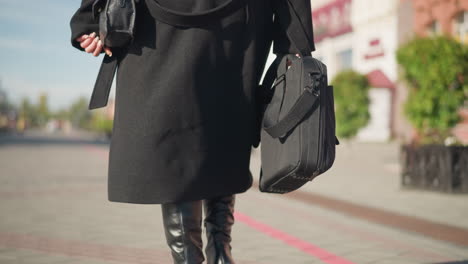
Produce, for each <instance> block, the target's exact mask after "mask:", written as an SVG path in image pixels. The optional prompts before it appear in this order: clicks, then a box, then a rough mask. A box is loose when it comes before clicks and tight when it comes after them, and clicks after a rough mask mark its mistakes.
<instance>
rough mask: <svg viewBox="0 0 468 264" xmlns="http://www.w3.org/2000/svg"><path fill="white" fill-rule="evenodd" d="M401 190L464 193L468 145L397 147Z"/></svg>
mask: <svg viewBox="0 0 468 264" xmlns="http://www.w3.org/2000/svg"><path fill="white" fill-rule="evenodd" d="M401 164H402V175H401V176H402V177H401V184H402V186H404V187H415V188H421V189H429V190H436V191H443V192H451V193H452V192H453V193H468V146H444V145H422V146H410V145H403V146H402V147H401Z"/></svg>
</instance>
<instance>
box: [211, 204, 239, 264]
mask: <svg viewBox="0 0 468 264" xmlns="http://www.w3.org/2000/svg"><path fill="white" fill-rule="evenodd" d="M203 203H204V211H205V219H204V221H203V225H204V227H205V229H206V237H207V239H208V241H207V244H206V247H205V253H206V259H207V264H235V262H234V260H233V259H232V255H231V249H232V247H231V244H230V242H231V240H232V239H231V228H232V225H233V224H234V204H235V195H227V196H218V197H214V198H211V199H205V200H203Z"/></svg>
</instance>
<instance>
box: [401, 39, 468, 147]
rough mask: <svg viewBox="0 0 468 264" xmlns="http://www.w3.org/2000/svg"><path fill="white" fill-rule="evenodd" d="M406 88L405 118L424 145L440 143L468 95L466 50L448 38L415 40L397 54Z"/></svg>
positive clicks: (456, 119)
mask: <svg viewBox="0 0 468 264" xmlns="http://www.w3.org/2000/svg"><path fill="white" fill-rule="evenodd" d="M397 61H398V63H399V64H400V65H401V66H402V69H403V79H404V80H406V82H407V84H408V88H409V96H408V100H407V101H406V103H405V105H404V110H405V114H406V116H407V117H408V119H409V120H410V122H411V123H412V124H413V126H414V127H415V128H416V129H417V131H418V132H419V135H421V138H422V141H423V142H425V143H441V142H443V140H444V139H445V138H446V137H447V136H448V135H450V129H451V128H452V127H453V126H454V125H455V124H457V123H458V122H459V120H460V117H459V115H458V109H459V108H460V107H461V106H462V105H463V104H464V103H466V100H467V95H468V47H467V46H466V45H463V44H461V43H459V42H458V41H456V40H455V39H453V38H451V37H448V36H436V37H426V38H422V37H416V38H414V39H412V40H411V41H409V42H407V43H405V44H403V45H402V46H400V47H399V48H398V50H397Z"/></svg>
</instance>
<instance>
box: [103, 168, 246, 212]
mask: <svg viewBox="0 0 468 264" xmlns="http://www.w3.org/2000/svg"><path fill="white" fill-rule="evenodd" d="M249 175H250V177H249V178H250V181H249V182H248V184H247V185H246V186H244V187H243V188H241V189H237V190H233V191H230V192H227V191H226V190H224V191H221V192H212V193H210V194H206V193H203V194H200V195H197V196H192V197H191V198H185V199H184V198H182V199H180V198H179V199H176V198H170V199H147V198H140V199H136V198H131V197H122V196H119V197H118V196H110V195H109V194H110V193H109V192H108V196H107V200H108V201H109V202H115V203H130V204H163V203H173V202H178V201H194V200H202V199H209V198H211V197H216V196H220V195H232V194H241V193H245V192H246V191H248V190H249V189H250V188H251V187H252V185H253V176H252V173H251V171H250V170H249Z"/></svg>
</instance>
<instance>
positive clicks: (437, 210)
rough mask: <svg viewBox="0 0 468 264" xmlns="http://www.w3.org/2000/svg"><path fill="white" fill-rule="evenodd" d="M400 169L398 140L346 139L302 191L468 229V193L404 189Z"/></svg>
mask: <svg viewBox="0 0 468 264" xmlns="http://www.w3.org/2000/svg"><path fill="white" fill-rule="evenodd" d="M259 159H260V157H259V151H255V152H254V155H253V157H252V167H253V170H254V173H255V175H259V174H258V173H259V172H258V168H259V166H260V160H259ZM467 162H468V161H467ZM400 169H401V168H400V165H399V145H398V144H397V143H395V142H392V143H357V142H346V141H343V142H342V143H341V144H340V145H338V146H337V157H336V161H335V164H334V165H333V167H332V168H331V169H330V170H329V171H328V172H326V173H325V174H323V175H319V176H318V177H317V178H315V179H314V180H313V181H311V182H309V183H307V184H306V185H304V186H303V187H301V191H306V192H311V193H315V194H320V195H323V196H326V197H333V198H335V199H339V200H344V201H349V202H352V203H356V204H361V205H366V206H370V207H374V208H378V209H385V210H389V211H391V212H396V213H400V214H404V215H409V216H415V217H419V218H423V219H427V220H430V221H434V222H438V223H441V224H448V225H453V226H458V227H462V228H465V229H468V220H467V219H468V195H467V194H447V193H439V192H433V191H424V190H414V189H408V188H402V187H401V186H400ZM257 178H258V177H257Z"/></svg>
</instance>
